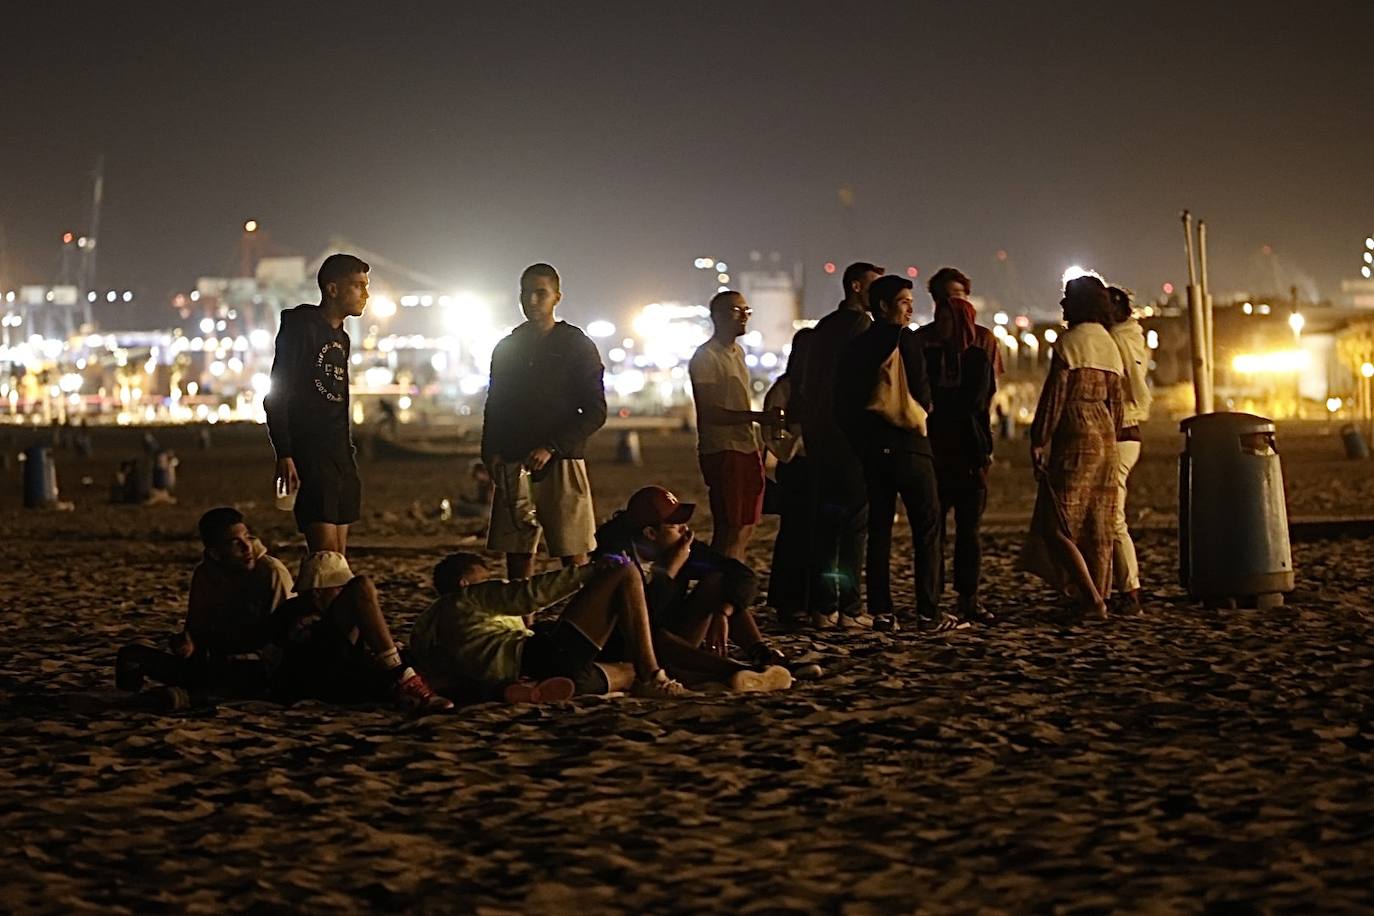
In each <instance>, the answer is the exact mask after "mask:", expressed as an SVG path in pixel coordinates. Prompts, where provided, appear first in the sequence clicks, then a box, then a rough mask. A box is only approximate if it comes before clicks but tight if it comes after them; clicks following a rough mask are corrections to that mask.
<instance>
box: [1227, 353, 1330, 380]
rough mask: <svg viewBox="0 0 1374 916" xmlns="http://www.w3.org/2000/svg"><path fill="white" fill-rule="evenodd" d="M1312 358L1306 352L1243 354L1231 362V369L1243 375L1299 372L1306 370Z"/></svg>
mask: <svg viewBox="0 0 1374 916" xmlns="http://www.w3.org/2000/svg"><path fill="white" fill-rule="evenodd" d="M1311 362H1312V356H1311V354H1309V353H1308V352H1307V351H1306V350H1276V351H1274V352H1272V353H1241V354H1239V355H1237V356H1236V357H1235V358H1234V359H1232V360H1231V368H1232V369H1234V370H1235V371H1236V372H1239V373H1240V374H1241V375H1256V374H1262V373H1275V374H1277V373H1285V372H1297V371H1299V370H1301V369H1306V368H1307V367H1308V365H1310V364H1311Z"/></svg>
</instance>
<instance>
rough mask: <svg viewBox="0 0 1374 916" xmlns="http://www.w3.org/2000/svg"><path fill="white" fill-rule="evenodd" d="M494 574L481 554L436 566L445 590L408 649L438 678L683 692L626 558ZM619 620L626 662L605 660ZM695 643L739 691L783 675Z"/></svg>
mask: <svg viewBox="0 0 1374 916" xmlns="http://www.w3.org/2000/svg"><path fill="white" fill-rule="evenodd" d="M490 575H491V574H490V571H489V570H488V568H487V565H486V562H485V561H484V560H483V559H482V558H481V557H480V556H478V555H477V554H470V553H468V554H454V555H452V556H450V557H447V558H445V559H444V560H443V561H442V562H441V563H440V564H439V565H438V566H437V567H435V586H436V588H437V589H438V590H439V592H440V593H441V594H442V595H443V596H444V597H442V598H440V599H439V600H438V601H437V602H435V603H434V605H432V606H431V607H430V608H429V610H427V611H425V612H424V613H423V614H421V615H420V618H419V619H418V620H417V621H416V622H415V629H414V631H413V632H412V633H411V637H410V649H411V652H412V653H414V655H415V658H416V664H417V665H419V667H420V669H421V670H422V671H424V672H426V673H427V674H428V675H429V676H430V677H431V678H433V679H434V680H435V682H436V683H438V684H440V685H441V686H444V685H447V684H450V683H462V682H464V681H476V682H479V683H483V684H486V685H489V686H501V685H506V684H511V683H515V682H517V681H518V679H520V678H526V679H529V680H531V681H534V682H535V683H536V684H540V683H542V682H544V681H546V680H547V679H550V678H568V679H569V680H571V681H572V682H573V685H574V690H575V691H576V692H577V693H608V692H611V691H617V690H625V689H627V688H628V689H629V690H630V692H631V693H632V694H633V695H635V696H640V697H664V698H671V697H679V696H685V695H689V693H690V692H689V691H687V690H686V689H685V688H684V687H683V686H682V685H681V684H680V683H678V682H677V681H676V680H673V679H671V678H670V677H669V675H668V672H667V671H664V670H663V669H662V668H661V667H660V662H659V659H658V656H657V654H656V652H655V648H654V640H653V637H652V635H651V633H650V628H649V609H648V603H647V601H646V599H645V596H644V580H643V579H642V578H641V576H640V574H639V570H638V569H637V568H636V567H635V566H634V564H633V563H632V562H631V561H630V560H629V558H627V557H625V556H622V555H615V554H608V555H605V556H602V557H601V558H600V559H598V560H597V562H596V563H595V564H593V565H589V566H580V567H569V568H567V569H563V570H559V571H557V572H551V573H544V574H543V575H538V576H534V577H533V578H530V579H524V580H519V581H516V582H506V581H501V580H495V581H493V580H491V579H490ZM569 597H571V598H572V601H571V603H570V604H569V605H568V607H567V608H566V609H565V610H564V611H563V614H562V615H561V616H560V617H559V618H558V619H557V620H556V621H540V622H539V623H536V624H535V629H534V630H533V631H531V630H529V629H527V628H526V626H525V617H526V616H530V615H533V614H535V613H537V612H539V611H541V610H543V609H544V608H547V607H550V606H552V605H554V604H557V603H558V602H559V601H562V600H563V599H565V598H569ZM617 627H619V628H620V629H621V633H622V635H623V638H624V640H625V643H626V649H625V652H624V653H623V657H624V658H626V659H628V661H619V660H617V661H607V660H605V659H602V650H603V648H604V647H605V645H606V642H607V640H608V639H610V638H611V636H612V634H613V633H614V632H615V631H616V630H617ZM691 651H692V653H693V654H695V655H698V656H701V657H702V658H701V659H696V660H695V661H696V664H697V665H698V666H700V665H706V664H711V663H714V673H715V674H716V675H718V678H717V679H718V680H720V681H722V682H724V683H726V684H728V685H729V686H731V687H733V688H734V689H736V690H759V689H772V687H771V686H767V685H772V684H775V683H776V681H777V680H778V677H779V675H778V674H777V673H767V674H766V673H760V672H756V671H752V670H750V669H748V668H745V667H744V666H741V665H735V664H734V663H733V662H729V661H728V660H726V659H721V658H711V657H710V656H709V655H708V654H707V653H705V652H700V651H699V650H691ZM599 659H600V660H599ZM674 670H676V669H674ZM781 674H782V675H783V676H786V674H787V673H786V671H783V672H781ZM507 698H508V699H509V698H510V697H509V696H508V697H507Z"/></svg>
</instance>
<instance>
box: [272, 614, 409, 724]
mask: <svg viewBox="0 0 1374 916" xmlns="http://www.w3.org/2000/svg"><path fill="white" fill-rule="evenodd" d="M272 686H273V693H275V694H277V695H278V696H279V697H280V698H281V699H284V700H298V699H303V698H305V697H310V698H313V699H317V700H328V701H329V702H331V703H365V702H369V701H373V700H381V699H385V698H386V695H387V686H388V681H387V676H386V675H385V674H384V673H383V672H382V671H381V670H380V669H379V668H378V667H377V665H376V663H375V662H374V661H373V660H372V656H371V655H370V654H369V653H368V651H367V650H366V649H365V648H363V647H362V646H360V645H358V644H357V643H354V642H352V641H351V640H349V638H348V636H346V635H345V634H344V633H342V632H340V631H339V629H338V628H337V627H335V626H334V625H333V624H331V623H330V622H329V621H327V620H320V621H317V622H316V623H315V624H314V625H312V626H311V627H310V629H309V630H308V631H307V632H306V633H305V634H303V637H302V638H301V639H299V640H293V641H292V642H291V643H289V644H288V645H287V647H286V651H285V652H284V653H283V655H282V660H281V667H280V668H278V669H277V674H276V677H275V678H273V685H272Z"/></svg>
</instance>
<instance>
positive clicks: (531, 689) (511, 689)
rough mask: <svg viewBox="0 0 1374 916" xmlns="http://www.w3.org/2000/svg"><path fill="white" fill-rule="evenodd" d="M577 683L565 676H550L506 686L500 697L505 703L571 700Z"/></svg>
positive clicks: (575, 691)
mask: <svg viewBox="0 0 1374 916" xmlns="http://www.w3.org/2000/svg"><path fill="white" fill-rule="evenodd" d="M575 693H577V685H576V684H574V683H573V682H572V680H570V679H569V678H566V677H550V678H545V679H544V680H542V681H536V682H534V683H529V682H517V683H514V684H511V685H510V686H508V687H507V688H506V689H505V690H504V691H503V692H502V697H503V698H504V699H505V701H506V702H507V703H561V702H563V701H564V700H571V699H572V698H573V694H575Z"/></svg>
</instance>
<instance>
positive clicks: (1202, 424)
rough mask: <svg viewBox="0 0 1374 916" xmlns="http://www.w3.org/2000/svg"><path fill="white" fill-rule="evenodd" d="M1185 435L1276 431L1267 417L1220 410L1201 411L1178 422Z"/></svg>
mask: <svg viewBox="0 0 1374 916" xmlns="http://www.w3.org/2000/svg"><path fill="white" fill-rule="evenodd" d="M1178 428H1179V429H1180V430H1182V431H1183V434H1184V435H1185V436H1191V435H1194V434H1197V435H1202V436H1227V435H1234V436H1239V435H1243V434H1245V433H1272V432H1275V431H1276V427H1275V426H1274V421H1273V420H1270V419H1269V418H1267V417H1257V416H1255V415H1254V414H1252V413H1234V412H1231V411H1225V410H1223V411H1218V412H1216V413H1200V414H1197V415H1196V416H1192V417H1188V418H1187V419H1185V420H1183V421H1182V422H1181V423H1179V424H1178Z"/></svg>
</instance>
